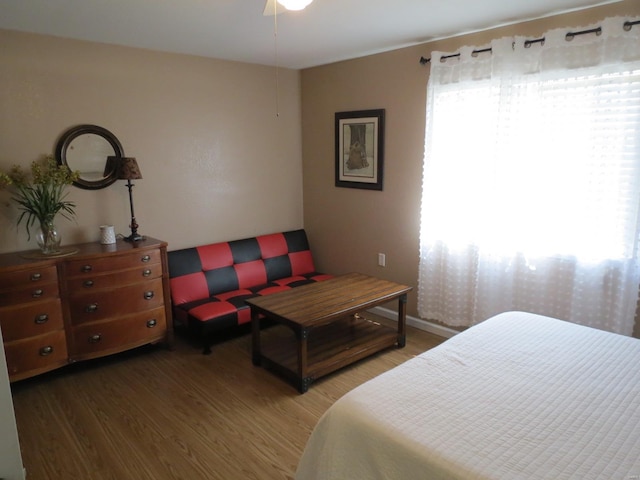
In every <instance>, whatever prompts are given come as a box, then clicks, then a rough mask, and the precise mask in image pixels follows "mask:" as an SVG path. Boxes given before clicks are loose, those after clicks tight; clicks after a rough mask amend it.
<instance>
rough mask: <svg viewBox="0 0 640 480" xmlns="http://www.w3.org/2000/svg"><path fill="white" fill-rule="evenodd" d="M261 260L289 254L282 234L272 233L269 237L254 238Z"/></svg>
mask: <svg viewBox="0 0 640 480" xmlns="http://www.w3.org/2000/svg"><path fill="white" fill-rule="evenodd" d="M256 238H257V240H258V245H260V251H261V252H262V258H272V257H279V256H280V255H286V254H287V253H288V252H289V246H288V245H287V241H286V239H285V238H284V235H283V234H282V233H272V234H271V235H261V236H259V237H256Z"/></svg>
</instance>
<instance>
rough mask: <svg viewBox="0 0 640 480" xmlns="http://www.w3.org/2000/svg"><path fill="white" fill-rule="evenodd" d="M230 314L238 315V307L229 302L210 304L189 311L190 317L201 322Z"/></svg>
mask: <svg viewBox="0 0 640 480" xmlns="http://www.w3.org/2000/svg"><path fill="white" fill-rule="evenodd" d="M230 313H236V307H235V306H234V305H232V304H231V303H229V302H209V303H205V304H204V305H200V306H198V307H195V308H192V309H191V310H189V315H191V316H193V317H195V318H197V319H198V320H200V321H201V322H206V321H207V320H211V319H212V318H216V317H220V316H222V315H228V314H230Z"/></svg>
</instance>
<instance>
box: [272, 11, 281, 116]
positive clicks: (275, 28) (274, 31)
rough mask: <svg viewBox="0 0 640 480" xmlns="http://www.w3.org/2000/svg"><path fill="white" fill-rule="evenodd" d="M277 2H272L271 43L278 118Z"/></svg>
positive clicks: (277, 114) (278, 114)
mask: <svg viewBox="0 0 640 480" xmlns="http://www.w3.org/2000/svg"><path fill="white" fill-rule="evenodd" d="M277 8H278V2H276V0H274V1H273V43H274V50H275V64H276V117H279V116H280V99H279V95H278V93H279V90H280V89H279V76H278V13H277Z"/></svg>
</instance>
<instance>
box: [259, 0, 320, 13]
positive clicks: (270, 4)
mask: <svg viewBox="0 0 640 480" xmlns="http://www.w3.org/2000/svg"><path fill="white" fill-rule="evenodd" d="M312 1H313V0H267V1H266V3H265V5H264V12H262V14H263V15H265V16H268V15H278V14H280V13H282V12H285V11H287V10H302V9H304V8H305V7H306V6H307V5H309V4H310V3H311V2H312Z"/></svg>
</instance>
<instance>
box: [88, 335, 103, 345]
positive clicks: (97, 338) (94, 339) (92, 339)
mask: <svg viewBox="0 0 640 480" xmlns="http://www.w3.org/2000/svg"><path fill="white" fill-rule="evenodd" d="M100 340H102V334H101V333H96V334H95V335H91V336H90V337H89V338H88V341H89V343H98V342H99V341H100Z"/></svg>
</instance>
